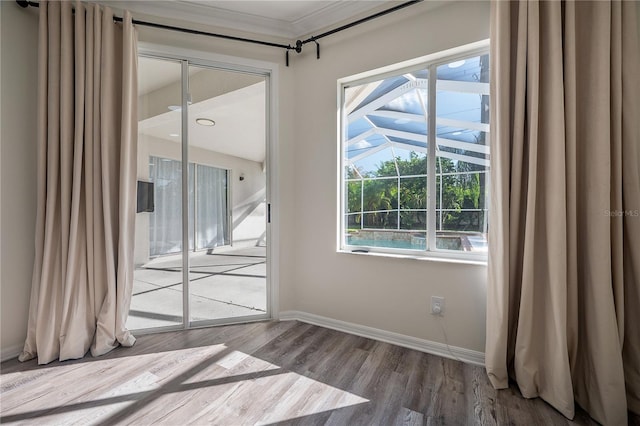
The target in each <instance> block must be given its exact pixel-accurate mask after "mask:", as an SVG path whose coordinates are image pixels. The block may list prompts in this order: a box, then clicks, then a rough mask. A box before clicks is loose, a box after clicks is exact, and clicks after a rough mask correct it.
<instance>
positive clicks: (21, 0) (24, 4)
mask: <svg viewBox="0 0 640 426" xmlns="http://www.w3.org/2000/svg"><path fill="white" fill-rule="evenodd" d="M16 3H18V6H20V7H23V8H25V9H26V8H27V7H29V2H28V1H27V0H16Z"/></svg>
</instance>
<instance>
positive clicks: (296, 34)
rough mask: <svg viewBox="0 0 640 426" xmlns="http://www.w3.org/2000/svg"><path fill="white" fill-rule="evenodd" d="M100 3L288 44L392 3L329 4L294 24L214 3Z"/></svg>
mask: <svg viewBox="0 0 640 426" xmlns="http://www.w3.org/2000/svg"><path fill="white" fill-rule="evenodd" d="M100 3H103V4H106V5H109V6H111V7H112V8H116V9H123V10H124V9H126V10H129V11H131V12H132V13H134V14H136V13H139V14H144V15H147V16H156V17H160V18H165V19H172V20H180V21H185V22H192V23H197V24H202V25H207V26H211V27H219V28H228V29H232V30H237V31H243V32H250V33H254V34H261V35H267V36H273V37H278V38H281V39H285V40H288V41H292V40H295V39H298V38H302V37H303V36H306V35H311V34H312V33H314V32H317V31H318V30H320V29H324V28H327V27H330V26H332V25H334V24H336V23H338V22H341V21H344V20H347V19H349V18H351V17H354V16H357V15H360V14H363V13H365V12H367V11H372V10H374V9H378V8H379V7H380V6H381V5H384V4H385V3H394V2H393V1H392V0H367V1H344V0H341V1H333V2H331V3H328V4H327V5H326V6H324V7H322V8H320V9H316V10H311V11H310V12H309V13H308V14H306V15H304V16H302V17H300V18H297V19H294V20H286V19H274V18H269V17H264V16H260V15H257V14H249V13H243V12H237V11H233V10H228V9H225V8H223V7H218V6H215V4H216V2H215V1H211V2H194V1H189V0H173V1H153V2H151V1H132V0H129V1H120V0H115V1H113V0H112V1H109V0H104V1H100Z"/></svg>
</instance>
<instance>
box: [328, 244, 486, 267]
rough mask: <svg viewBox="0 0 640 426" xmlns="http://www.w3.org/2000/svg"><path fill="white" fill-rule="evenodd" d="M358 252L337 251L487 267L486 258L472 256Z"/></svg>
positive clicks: (348, 252)
mask: <svg viewBox="0 0 640 426" xmlns="http://www.w3.org/2000/svg"><path fill="white" fill-rule="evenodd" d="M354 250H359V249H357V248H353V249H344V248H343V249H338V251H337V252H338V253H339V254H351V255H356V256H374V257H389V258H395V259H413V260H421V261H428V262H442V263H453V264H458V265H460V264H464V265H476V266H487V260H488V259H487V256H482V257H481V256H478V257H476V256H474V257H473V258H469V257H465V256H460V255H456V254H449V253H433V252H431V253H428V254H424V255H417V254H410V253H391V252H385V251H354Z"/></svg>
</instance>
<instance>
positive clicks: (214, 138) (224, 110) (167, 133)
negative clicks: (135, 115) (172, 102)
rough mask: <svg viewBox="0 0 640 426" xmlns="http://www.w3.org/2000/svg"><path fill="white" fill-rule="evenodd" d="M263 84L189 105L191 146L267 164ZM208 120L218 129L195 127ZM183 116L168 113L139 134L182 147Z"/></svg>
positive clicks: (142, 127) (146, 122) (147, 122)
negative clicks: (202, 120)
mask: <svg viewBox="0 0 640 426" xmlns="http://www.w3.org/2000/svg"><path fill="white" fill-rule="evenodd" d="M265 94H266V92H265V84H264V81H263V82H260V83H256V84H253V85H251V86H247V87H244V88H241V89H238V90H234V91H232V92H228V93H225V94H223V95H220V96H216V97H213V98H210V99H206V100H203V101H201V102H196V103H193V104H191V105H189V128H188V132H189V146H191V147H198V148H201V149H205V150H208V151H213V152H218V153H222V154H226V155H232V156H235V157H240V158H246V159H248V160H251V161H255V162H258V163H262V162H264V160H265V147H266V143H265V141H266V139H265V134H266V127H265V126H266V116H265V105H266V98H265ZM200 117H202V118H209V119H212V120H214V121H215V123H216V124H215V126H212V127H208V126H201V125H198V124H196V119H197V118H200ZM181 123H182V122H181V115H180V112H179V111H168V110H166V112H164V113H162V114H158V115H155V116H152V117H149V118H147V119H144V120H142V121H140V122H139V123H138V131H139V132H140V134H143V135H147V136H152V137H154V138H157V139H163V140H169V141H172V142H174V143H176V144H179V143H180V129H181Z"/></svg>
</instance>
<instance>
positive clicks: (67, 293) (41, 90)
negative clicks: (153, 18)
mask: <svg viewBox="0 0 640 426" xmlns="http://www.w3.org/2000/svg"><path fill="white" fill-rule="evenodd" d="M39 3H40V11H39V13H40V23H39V70H38V97H39V99H38V122H37V126H38V131H37V133H38V140H37V144H38V160H37V161H38V191H37V199H38V200H37V208H38V210H37V218H36V241H35V243H36V245H35V248H36V256H35V263H34V272H33V280H32V290H31V301H30V311H29V323H28V331H27V339H26V342H25V345H24V351H23V352H22V354H21V355H20V360H21V361H25V360H27V359H31V358H34V357H36V356H37V357H38V362H39V363H40V364H44V363H48V362H50V361H53V360H55V359H60V360H65V359H73V358H81V357H83V356H84V355H85V354H86V352H87V351H88V350H89V349H90V350H91V353H92V354H93V355H94V356H97V355H100V354H104V353H106V352H108V351H110V350H111V349H113V348H114V347H116V346H117V345H118V344H121V345H123V346H131V345H133V344H134V342H135V338H134V337H133V336H132V335H131V334H130V333H129V331H128V330H127V329H126V327H125V321H126V318H127V315H128V310H129V304H130V299H131V289H132V281H133V263H132V262H133V237H134V230H133V226H134V219H135V204H134V203H135V190H136V189H135V180H136V169H135V167H136V152H137V150H136V138H137V119H136V114H137V49H136V43H137V42H136V34H135V30H134V28H133V26H132V23H131V16H130V14H129V13H126V14H125V16H124V20H123V23H122V24H116V23H114V21H113V15H112V13H111V11H110V10H109V9H108V8H105V9H104V10H101V8H100V7H98V6H92V5H87V6H83V5H82V4H81V3H80V2H77V3H75V5H73V7H74V8H75V13H74V12H73V10H72V4H70V2H67V1H62V2H59V1H52V2H47V1H40V2H39Z"/></svg>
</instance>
